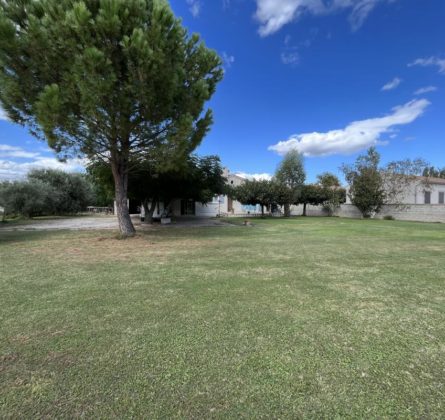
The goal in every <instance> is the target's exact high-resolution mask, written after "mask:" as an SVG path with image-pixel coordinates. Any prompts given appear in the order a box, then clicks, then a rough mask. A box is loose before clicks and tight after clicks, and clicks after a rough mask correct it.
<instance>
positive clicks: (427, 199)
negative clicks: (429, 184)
mask: <svg viewBox="0 0 445 420" xmlns="http://www.w3.org/2000/svg"><path fill="white" fill-rule="evenodd" d="M425 204H431V191H425Z"/></svg>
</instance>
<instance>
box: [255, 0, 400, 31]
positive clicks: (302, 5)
mask: <svg viewBox="0 0 445 420" xmlns="http://www.w3.org/2000/svg"><path fill="white" fill-rule="evenodd" d="M392 1H394V0H330V1H324V0H256V4H257V10H256V13H255V18H256V19H257V20H258V21H259V22H260V28H259V33H260V35H261V36H268V35H271V34H273V33H275V32H277V31H279V30H280V29H281V28H282V27H283V26H285V25H287V24H288V23H290V22H292V21H294V20H296V19H298V18H300V17H301V16H302V15H304V14H312V15H315V16H317V15H327V14H330V13H334V12H336V11H338V10H342V9H344V10H348V9H350V10H351V13H350V15H349V22H350V24H351V27H352V30H354V31H355V30H357V29H359V28H360V26H362V25H363V23H364V21H365V20H366V18H367V17H368V15H369V13H371V11H372V10H373V9H374V7H375V6H376V5H377V4H378V3H383V2H392Z"/></svg>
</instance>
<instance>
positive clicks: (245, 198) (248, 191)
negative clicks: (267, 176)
mask: <svg viewBox="0 0 445 420" xmlns="http://www.w3.org/2000/svg"><path fill="white" fill-rule="evenodd" d="M275 187H276V184H275V183H274V182H273V181H268V180H256V179H253V180H246V181H245V182H243V183H242V184H241V185H239V186H237V187H233V188H232V191H231V195H232V196H233V198H235V199H236V200H238V201H239V202H240V203H241V204H246V205H252V206H255V205H257V204H259V205H260V206H261V212H262V213H263V214H264V207H269V206H271V205H273V204H277V197H276V192H277V190H276V188H275Z"/></svg>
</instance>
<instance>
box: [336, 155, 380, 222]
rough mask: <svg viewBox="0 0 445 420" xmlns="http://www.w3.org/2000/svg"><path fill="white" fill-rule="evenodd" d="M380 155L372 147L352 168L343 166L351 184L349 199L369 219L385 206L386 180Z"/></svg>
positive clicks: (347, 179)
mask: <svg viewBox="0 0 445 420" xmlns="http://www.w3.org/2000/svg"><path fill="white" fill-rule="evenodd" d="M379 163H380V155H379V153H378V152H377V150H376V149H375V147H371V148H369V149H368V151H367V153H366V154H365V155H360V156H359V157H358V158H357V160H356V162H355V164H354V165H352V166H346V165H344V166H343V168H342V169H343V172H344V174H345V178H346V181H347V182H348V183H349V197H350V198H351V202H352V204H354V205H355V206H356V207H357V208H358V209H359V210H360V212H361V213H362V215H363V217H365V218H368V217H371V216H372V215H373V214H375V213H377V212H378V211H379V210H380V209H381V208H382V206H383V205H384V204H385V200H386V193H385V189H384V180H383V177H382V174H381V173H380V170H379Z"/></svg>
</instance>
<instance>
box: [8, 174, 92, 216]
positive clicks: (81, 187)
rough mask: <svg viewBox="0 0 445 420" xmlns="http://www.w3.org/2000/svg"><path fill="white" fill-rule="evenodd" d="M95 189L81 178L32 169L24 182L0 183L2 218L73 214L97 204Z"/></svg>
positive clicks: (77, 175) (88, 181) (84, 178)
mask: <svg viewBox="0 0 445 420" xmlns="http://www.w3.org/2000/svg"><path fill="white" fill-rule="evenodd" d="M96 197H97V195H96V186H95V185H94V183H93V182H91V180H89V179H88V178H87V176H85V175H84V174H79V173H74V174H71V173H66V172H63V171H59V170H52V169H36V170H33V171H31V172H29V173H28V175H27V177H26V179H24V180H19V181H14V182H7V181H4V182H0V206H1V207H3V208H4V211H3V217H6V215H10V216H24V217H36V216H58V215H68V214H77V213H80V212H83V211H85V210H86V207H87V206H88V205H91V204H92V203H94V202H95V201H96V200H97V198H96Z"/></svg>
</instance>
